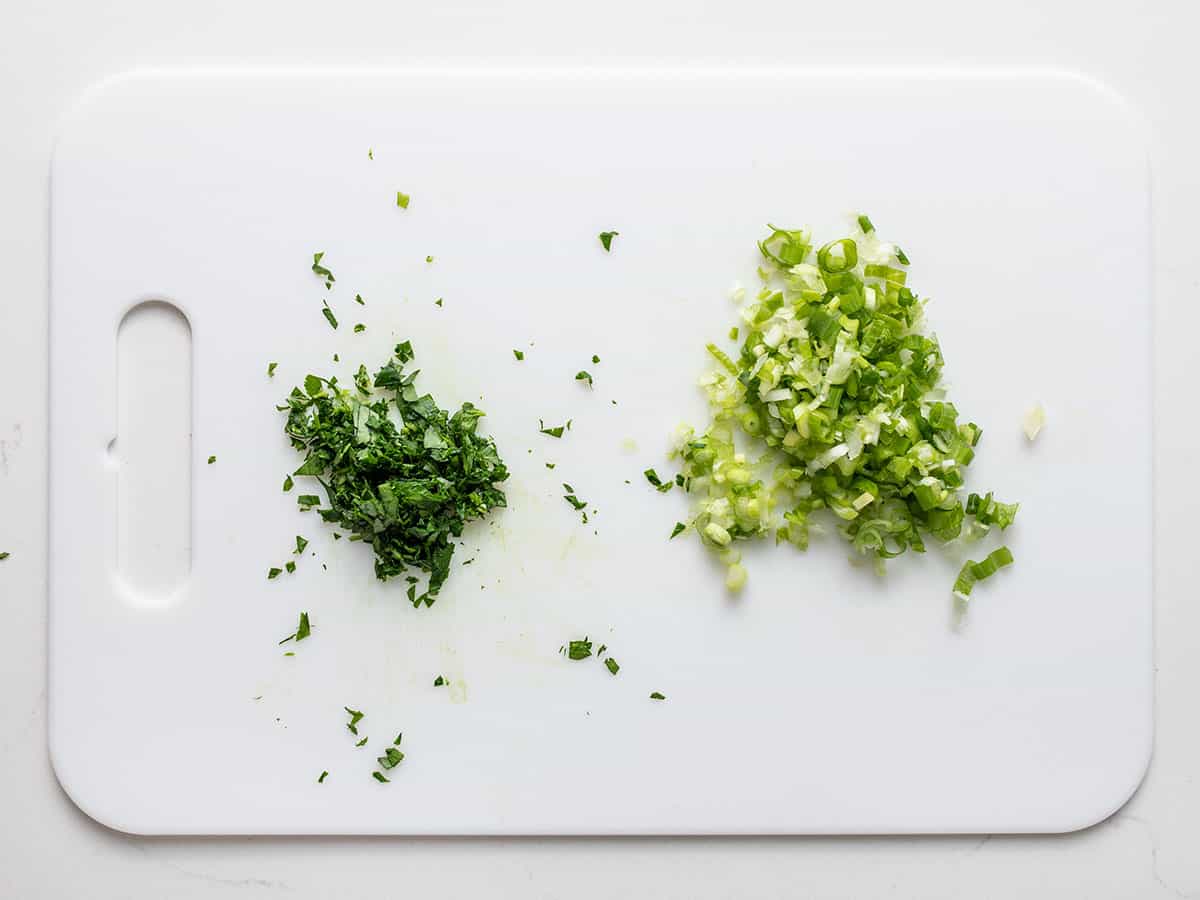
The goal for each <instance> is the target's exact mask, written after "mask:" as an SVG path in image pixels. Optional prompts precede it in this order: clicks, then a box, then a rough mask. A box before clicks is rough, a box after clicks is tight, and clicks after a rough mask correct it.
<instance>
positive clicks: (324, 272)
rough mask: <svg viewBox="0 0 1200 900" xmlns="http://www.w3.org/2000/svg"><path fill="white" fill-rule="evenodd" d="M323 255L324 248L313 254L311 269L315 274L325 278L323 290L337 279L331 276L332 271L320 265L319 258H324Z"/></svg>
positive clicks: (328, 287)
mask: <svg viewBox="0 0 1200 900" xmlns="http://www.w3.org/2000/svg"><path fill="white" fill-rule="evenodd" d="M324 256H325V251H324V250H322V251H321V252H320V253H314V254H313V262H312V270H313V273H314V274H315V275H318V276H319V277H321V278H324V279H325V290H329V289H330V288H332V287H333V283H334V282H335V281H337V279H336V278H334V277H333V273H332V272H330V271H329V269H327V268H325V266H323V265H321V260H322V258H324Z"/></svg>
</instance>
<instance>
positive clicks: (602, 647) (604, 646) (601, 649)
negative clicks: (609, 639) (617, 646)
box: [596, 644, 608, 656]
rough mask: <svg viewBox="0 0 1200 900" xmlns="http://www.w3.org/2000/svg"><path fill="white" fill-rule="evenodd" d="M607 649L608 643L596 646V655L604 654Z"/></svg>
mask: <svg viewBox="0 0 1200 900" xmlns="http://www.w3.org/2000/svg"><path fill="white" fill-rule="evenodd" d="M607 649H608V644H601V645H600V646H599V647H597V648H596V655H597V656H603V655H604V651H605V650H607Z"/></svg>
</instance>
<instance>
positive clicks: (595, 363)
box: [592, 353, 600, 366]
mask: <svg viewBox="0 0 1200 900" xmlns="http://www.w3.org/2000/svg"><path fill="white" fill-rule="evenodd" d="M599 364H600V357H598V356H597V355H596V354H595V353H593V354H592V365H593V366H598V365H599Z"/></svg>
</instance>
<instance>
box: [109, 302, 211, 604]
mask: <svg viewBox="0 0 1200 900" xmlns="http://www.w3.org/2000/svg"><path fill="white" fill-rule="evenodd" d="M107 459H108V463H109V465H110V466H111V467H113V468H115V470H116V479H117V492H116V494H117V572H118V575H119V577H120V580H121V582H122V584H123V586H124V587H125V589H126V590H125V593H126V595H127V596H128V598H129V599H130V601H131V602H133V603H135V604H136V605H139V606H152V607H157V606H163V605H165V604H166V603H167V602H169V600H170V598H171V597H172V596H173V595H174V594H175V593H176V591H177V590H178V588H179V587H180V586H181V585H182V584H183V582H184V581H185V580H186V579H187V577H188V574H189V572H190V571H191V565H192V466H193V460H192V328H191V325H190V324H189V323H188V320H187V317H186V316H184V314H183V313H182V312H181V311H180V310H179V309H178V307H176V306H174V305H172V304H170V303H166V302H163V301H162V300H149V301H146V302H143V303H139V304H137V305H136V306H134V307H133V308H132V309H131V310H130V311H129V312H128V313H126V314H125V317H124V318H123V319H122V320H121V325H120V327H119V328H118V330H117V434H116V437H114V438H113V439H112V440H111V441H110V442H109V444H108V447H107Z"/></svg>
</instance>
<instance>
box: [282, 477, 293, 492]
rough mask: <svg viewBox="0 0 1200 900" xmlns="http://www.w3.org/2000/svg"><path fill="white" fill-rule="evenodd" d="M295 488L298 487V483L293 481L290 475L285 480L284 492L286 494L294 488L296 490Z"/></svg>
mask: <svg viewBox="0 0 1200 900" xmlns="http://www.w3.org/2000/svg"><path fill="white" fill-rule="evenodd" d="M295 486H296V482H294V481H292V476H291V475H288V476H287V477H286V478H284V479H283V492H284V493H285V494H286V493H287V492H288V491H290V490H291V489H292V488H294V487H295Z"/></svg>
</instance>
